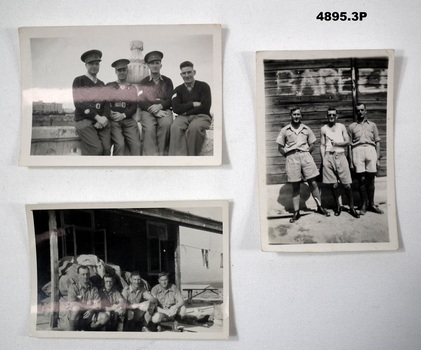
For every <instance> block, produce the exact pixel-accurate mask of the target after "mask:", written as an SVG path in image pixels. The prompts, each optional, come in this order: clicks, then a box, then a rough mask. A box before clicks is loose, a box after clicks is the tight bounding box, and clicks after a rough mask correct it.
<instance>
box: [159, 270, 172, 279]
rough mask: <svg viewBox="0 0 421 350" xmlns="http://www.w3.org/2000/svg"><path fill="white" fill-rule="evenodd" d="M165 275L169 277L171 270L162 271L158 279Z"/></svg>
mask: <svg viewBox="0 0 421 350" xmlns="http://www.w3.org/2000/svg"><path fill="white" fill-rule="evenodd" d="M164 276H167V277H169V276H170V273H169V272H165V271H162V272H160V273H159V274H158V279H160V278H161V277H164Z"/></svg>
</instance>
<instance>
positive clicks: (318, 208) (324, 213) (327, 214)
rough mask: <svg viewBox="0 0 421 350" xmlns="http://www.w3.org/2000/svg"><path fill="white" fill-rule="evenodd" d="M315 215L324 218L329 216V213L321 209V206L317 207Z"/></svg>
mask: <svg viewBox="0 0 421 350" xmlns="http://www.w3.org/2000/svg"><path fill="white" fill-rule="evenodd" d="M316 213H319V214H322V215H324V216H326V217H329V216H330V214H329V212H328V211H327V210H326V209H325V208H323V207H322V206H318V207H317V210H316Z"/></svg>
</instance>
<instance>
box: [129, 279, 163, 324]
mask: <svg viewBox="0 0 421 350" xmlns="http://www.w3.org/2000/svg"><path fill="white" fill-rule="evenodd" d="M142 283H143V282H142V278H141V277H140V273H139V272H138V271H133V272H132V276H131V277H130V285H129V286H127V287H125V288H124V289H123V292H122V295H123V297H124V298H125V300H126V319H125V322H124V328H123V330H124V331H128V332H138V331H140V330H141V331H142V332H156V331H159V328H158V324H157V323H158V322H155V321H156V320H157V319H158V316H155V315H156V314H157V311H156V304H157V301H156V299H155V298H154V297H153V296H152V295H151V293H149V291H148V290H147V289H146V288H145V287H144V286H143V284H142Z"/></svg>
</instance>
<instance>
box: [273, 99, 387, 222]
mask: <svg viewBox="0 0 421 350" xmlns="http://www.w3.org/2000/svg"><path fill="white" fill-rule="evenodd" d="M356 116H357V118H356V121H355V122H353V123H352V124H350V125H349V127H348V130H347V129H346V127H345V125H344V124H341V123H338V122H337V119H338V111H337V110H336V109H335V108H328V109H327V111H326V124H325V125H324V126H322V128H321V130H320V136H321V142H320V154H321V160H322V165H323V167H322V171H323V183H324V184H326V185H328V186H329V187H330V188H331V191H332V195H333V198H334V201H335V208H334V214H335V216H339V215H340V214H341V212H342V209H343V207H342V203H341V200H340V194H339V191H338V184H339V183H341V184H342V185H343V186H344V188H345V193H346V196H347V199H348V204H349V213H350V214H351V215H352V216H353V217H354V218H357V219H358V218H360V215H365V214H366V212H367V211H371V212H374V213H377V214H383V211H382V210H381V209H379V208H378V206H377V205H375V203H374V192H375V177H376V173H377V169H378V167H379V164H380V158H381V155H380V136H379V132H378V129H377V126H376V124H375V123H373V122H372V121H369V120H368V119H367V109H366V105H365V104H364V103H357V105H356ZM302 119H303V117H302V114H301V109H300V108H299V107H294V108H292V109H291V114H290V120H291V122H290V123H289V124H288V125H286V126H285V127H283V128H282V129H281V131H280V133H279V135H278V137H277V139H276V143H277V144H278V150H279V152H280V153H281V155H282V156H284V157H285V158H286V159H285V169H286V174H287V177H288V182H289V183H291V185H292V204H293V207H294V214H293V216H292V218H291V219H290V220H289V221H290V222H291V223H294V222H295V221H297V220H298V219H299V218H300V216H301V214H300V183H301V181H307V183H308V185H309V187H310V190H311V194H312V196H313V198H314V200H315V202H316V205H317V212H318V213H319V214H322V215H325V216H330V214H329V212H328V211H327V210H326V209H325V208H324V207H323V206H322V203H321V195H320V190H319V187H318V185H317V182H316V178H317V176H318V175H319V170H318V169H317V166H316V164H315V162H314V159H313V157H312V156H311V153H312V152H313V150H314V149H315V144H316V137H315V135H314V133H313V131H312V130H311V129H310V127H308V126H307V125H305V124H304V123H302ZM347 148H349V152H348V154H349V162H348V160H347V157H346V149H347ZM350 169H352V170H354V171H355V176H356V178H357V182H358V189H359V193H360V200H361V206H360V212H359V213H358V212H357V211H356V209H355V207H354V198H353V193H352V188H351V185H352V178H351V171H350Z"/></svg>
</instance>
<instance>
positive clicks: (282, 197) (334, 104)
mask: <svg viewBox="0 0 421 350" xmlns="http://www.w3.org/2000/svg"><path fill="white" fill-rule="evenodd" d="M256 75H257V93H256V96H257V133H258V138H257V145H258V165H259V197H260V227H261V242H262V250H263V251H278V252H283V251H285V252H288V251H290V252H313V251H314V252H328V251H363V250H396V249H398V233H397V218H396V205H395V203H396V201H395V179H394V153H393V147H394V146H393V145H394V140H393V135H394V132H393V125H394V110H393V95H394V89H393V87H394V86H393V84H394V83H393V82H394V50H386V49H385V50H333V51H260V52H257V55H256Z"/></svg>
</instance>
